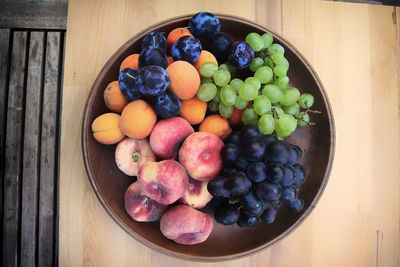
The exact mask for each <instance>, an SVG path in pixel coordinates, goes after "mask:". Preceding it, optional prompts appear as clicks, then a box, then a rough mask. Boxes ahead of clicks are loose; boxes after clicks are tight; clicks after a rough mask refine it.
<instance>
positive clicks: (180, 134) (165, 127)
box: [150, 117, 194, 159]
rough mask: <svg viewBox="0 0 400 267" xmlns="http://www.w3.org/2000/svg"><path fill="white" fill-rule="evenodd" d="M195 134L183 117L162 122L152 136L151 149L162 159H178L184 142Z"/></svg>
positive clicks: (155, 128)
mask: <svg viewBox="0 0 400 267" xmlns="http://www.w3.org/2000/svg"><path fill="white" fill-rule="evenodd" d="M193 132H194V130H193V127H192V126H191V125H190V124H189V123H188V122H187V120H185V119H183V118H181V117H173V118H170V119H164V120H160V121H159V122H158V123H157V124H156V125H155V126H154V128H153V131H152V132H151V134H150V147H151V149H152V150H153V152H154V153H155V154H156V155H157V157H159V158H160V159H176V158H177V157H178V151H179V147H180V146H181V144H182V142H183V141H184V140H185V138H186V137H188V136H189V135H190V134H192V133H193Z"/></svg>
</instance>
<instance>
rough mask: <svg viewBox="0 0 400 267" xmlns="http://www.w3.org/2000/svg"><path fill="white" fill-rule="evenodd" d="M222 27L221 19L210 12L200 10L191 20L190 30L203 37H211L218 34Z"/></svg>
mask: <svg viewBox="0 0 400 267" xmlns="http://www.w3.org/2000/svg"><path fill="white" fill-rule="evenodd" d="M220 29H221V23H220V21H219V19H218V18H217V17H216V16H215V15H213V14H211V13H209V12H204V11H202V12H199V13H197V14H195V15H194V16H193V17H192V18H191V19H190V21H189V30H190V32H191V33H193V34H194V35H195V36H198V37H201V38H210V37H212V36H214V35H215V34H217V33H218V32H219V31H220Z"/></svg>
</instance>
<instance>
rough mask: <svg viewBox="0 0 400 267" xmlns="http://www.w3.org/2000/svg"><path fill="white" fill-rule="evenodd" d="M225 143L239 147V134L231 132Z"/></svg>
mask: <svg viewBox="0 0 400 267" xmlns="http://www.w3.org/2000/svg"><path fill="white" fill-rule="evenodd" d="M226 143H232V144H235V145H240V132H239V131H233V132H232V133H231V134H230V135H229V136H228V138H227V139H226Z"/></svg>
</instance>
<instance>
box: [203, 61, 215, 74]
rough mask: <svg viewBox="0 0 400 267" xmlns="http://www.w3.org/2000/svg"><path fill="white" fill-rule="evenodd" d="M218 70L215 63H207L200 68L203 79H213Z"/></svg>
mask: <svg viewBox="0 0 400 267" xmlns="http://www.w3.org/2000/svg"><path fill="white" fill-rule="evenodd" d="M217 70H218V65H217V64H215V63H214V62H205V63H203V64H201V66H200V74H201V76H203V77H212V76H214V74H215V72H217Z"/></svg>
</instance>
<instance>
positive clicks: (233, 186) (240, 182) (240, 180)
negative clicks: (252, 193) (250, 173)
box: [211, 172, 251, 197]
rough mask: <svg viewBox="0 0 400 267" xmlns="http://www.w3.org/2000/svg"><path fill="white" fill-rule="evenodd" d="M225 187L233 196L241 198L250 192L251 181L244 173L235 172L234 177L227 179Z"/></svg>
mask: <svg viewBox="0 0 400 267" xmlns="http://www.w3.org/2000/svg"><path fill="white" fill-rule="evenodd" d="M211 181H212V180H211ZM224 186H225V188H226V189H227V190H229V191H230V195H231V196H233V197H240V196H244V195H245V194H247V192H249V190H250V188H251V181H250V180H249V178H247V176H246V174H245V173H244V172H235V173H234V174H233V175H232V176H230V177H227V178H226V182H225V184H224Z"/></svg>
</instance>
